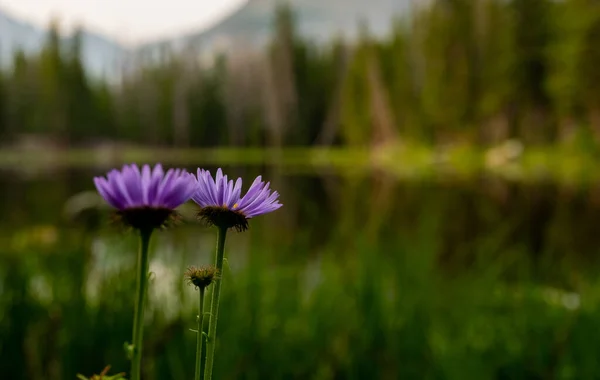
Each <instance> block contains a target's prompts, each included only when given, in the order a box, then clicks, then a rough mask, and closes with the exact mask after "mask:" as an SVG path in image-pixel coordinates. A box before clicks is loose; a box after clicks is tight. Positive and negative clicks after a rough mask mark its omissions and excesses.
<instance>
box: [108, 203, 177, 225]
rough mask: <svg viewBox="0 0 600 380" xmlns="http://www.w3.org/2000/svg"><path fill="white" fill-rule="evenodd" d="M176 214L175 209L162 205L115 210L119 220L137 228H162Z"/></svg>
mask: <svg viewBox="0 0 600 380" xmlns="http://www.w3.org/2000/svg"><path fill="white" fill-rule="evenodd" d="M176 215H177V213H176V212H175V210H171V209H169V208H164V207H136V208H128V209H125V210H119V211H117V212H116V217H117V219H118V220H119V221H121V222H122V223H123V224H125V225H127V226H130V227H133V228H135V229H138V230H152V229H155V228H162V227H164V226H166V224H167V222H169V221H171V220H173V219H175V217H176Z"/></svg>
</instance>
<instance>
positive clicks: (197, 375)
mask: <svg viewBox="0 0 600 380" xmlns="http://www.w3.org/2000/svg"><path fill="white" fill-rule="evenodd" d="M198 294H199V295H200V297H199V299H198V333H197V337H196V371H195V375H194V379H195V380H201V379H202V341H203V340H204V335H203V334H204V289H200V290H199V291H198Z"/></svg>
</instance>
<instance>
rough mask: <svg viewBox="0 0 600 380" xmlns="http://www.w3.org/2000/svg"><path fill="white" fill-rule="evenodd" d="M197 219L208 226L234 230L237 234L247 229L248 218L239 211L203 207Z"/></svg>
mask: <svg viewBox="0 0 600 380" xmlns="http://www.w3.org/2000/svg"><path fill="white" fill-rule="evenodd" d="M198 217H199V218H200V219H202V220H204V221H205V222H207V223H208V224H209V225H213V226H217V227H220V228H227V229H229V228H235V229H236V230H237V231H238V232H242V231H246V230H247V229H248V218H246V215H244V214H243V213H242V212H241V211H236V210H231V209H229V208H227V207H215V206H209V207H203V208H202V209H201V210H200V212H199V213H198Z"/></svg>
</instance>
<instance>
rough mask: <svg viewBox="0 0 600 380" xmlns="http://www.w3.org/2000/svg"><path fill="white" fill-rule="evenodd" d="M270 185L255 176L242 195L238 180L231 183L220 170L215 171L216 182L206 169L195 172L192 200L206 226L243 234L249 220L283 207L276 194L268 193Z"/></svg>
mask: <svg viewBox="0 0 600 380" xmlns="http://www.w3.org/2000/svg"><path fill="white" fill-rule="evenodd" d="M269 185H270V183H269V182H267V183H265V182H263V181H262V178H261V177H260V176H258V177H257V178H256V179H255V180H254V182H253V183H252V185H250V188H249V189H248V192H247V193H246V194H245V195H244V196H241V192H242V179H241V178H238V179H237V180H236V181H235V184H234V182H233V180H229V181H228V180H227V176H224V175H223V172H222V171H221V169H218V170H217V175H216V177H215V179H213V177H212V175H211V174H210V172H209V171H208V170H203V169H198V189H197V191H196V192H195V193H194V195H193V196H192V199H193V200H194V202H196V203H197V204H198V205H199V206H200V207H202V209H201V210H200V217H201V218H202V219H204V220H206V221H207V222H208V223H210V224H213V225H216V226H219V227H224V228H235V229H237V230H238V231H244V230H246V229H248V219H250V218H253V217H255V216H258V215H262V214H266V213H269V212H271V211H275V210H277V209H278V208H280V207H281V206H283V205H282V204H281V203H279V201H278V198H279V194H278V193H277V192H276V191H273V192H271V190H270V189H269Z"/></svg>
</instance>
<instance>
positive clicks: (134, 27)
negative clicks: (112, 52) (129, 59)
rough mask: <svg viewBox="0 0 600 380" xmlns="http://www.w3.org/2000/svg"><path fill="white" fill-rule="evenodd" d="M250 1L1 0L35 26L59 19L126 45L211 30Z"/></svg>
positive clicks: (0, 4)
mask: <svg viewBox="0 0 600 380" xmlns="http://www.w3.org/2000/svg"><path fill="white" fill-rule="evenodd" d="M245 1H246V0H0V9H2V10H6V11H8V12H9V14H11V15H14V16H16V17H18V18H20V19H22V20H26V21H28V22H31V23H32V24H35V25H40V26H47V25H48V23H49V21H50V20H51V19H52V18H53V17H56V16H58V18H59V20H60V22H61V26H63V28H64V29H65V30H69V29H71V28H72V27H73V26H75V25H76V24H81V25H84V26H86V28H87V29H89V30H92V31H97V32H100V33H102V34H105V35H107V36H109V37H112V38H115V39H117V40H119V41H120V42H122V43H126V44H132V43H140V42H146V41H151V40H155V39H159V38H163V37H170V36H173V35H178V34H181V33H184V32H187V31H194V30H198V29H200V28H202V27H205V26H208V25H210V24H212V23H214V22H216V21H217V20H219V19H220V18H222V17H224V16H225V15H227V14H228V13H230V12H232V11H233V10H234V9H235V8H237V7H239V6H240V5H241V4H243V3H245Z"/></svg>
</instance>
